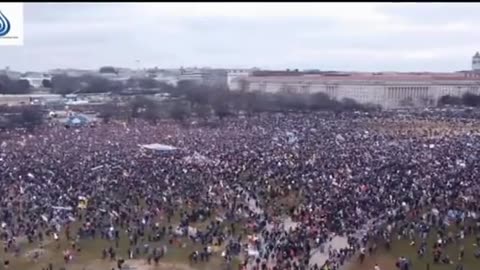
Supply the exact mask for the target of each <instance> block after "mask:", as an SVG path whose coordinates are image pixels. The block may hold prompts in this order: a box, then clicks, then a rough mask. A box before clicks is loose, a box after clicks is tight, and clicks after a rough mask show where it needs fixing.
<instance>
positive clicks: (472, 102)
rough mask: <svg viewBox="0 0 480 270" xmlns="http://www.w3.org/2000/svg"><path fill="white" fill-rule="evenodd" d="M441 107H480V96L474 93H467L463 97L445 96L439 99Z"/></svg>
mask: <svg viewBox="0 0 480 270" xmlns="http://www.w3.org/2000/svg"><path fill="white" fill-rule="evenodd" d="M438 105H439V106H445V105H454V106H468V107H480V95H476V94H473V93H465V94H463V95H462V96H460V97H459V96H452V95H445V96H442V97H440V98H439V100H438Z"/></svg>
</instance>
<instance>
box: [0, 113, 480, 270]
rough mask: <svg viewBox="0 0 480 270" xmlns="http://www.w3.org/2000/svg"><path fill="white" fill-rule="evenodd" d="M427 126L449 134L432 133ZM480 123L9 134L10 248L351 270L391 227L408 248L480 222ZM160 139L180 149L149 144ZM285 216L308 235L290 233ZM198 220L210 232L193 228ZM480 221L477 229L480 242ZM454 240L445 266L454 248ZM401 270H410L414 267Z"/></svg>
mask: <svg viewBox="0 0 480 270" xmlns="http://www.w3.org/2000/svg"><path fill="white" fill-rule="evenodd" d="M417 121H429V122H430V123H437V122H442V123H447V124H449V125H450V128H443V129H437V130H434V131H432V130H424V128H423V129H422V127H419V126H418V125H417V124H415V123H417ZM396 123H398V125H400V123H407V124H404V125H405V126H406V127H405V128H401V129H394V128H392V126H395V124H396ZM478 124H479V121H478V120H477V117H476V116H475V115H472V114H471V113H468V112H456V113H451V112H440V111H433V112H427V111H423V112H415V113H412V112H404V113H399V112H375V113H353V112H351V113H341V114H333V113H309V114H293V113H291V114H281V113H278V114H259V115H255V116H250V117H232V118H226V119H222V120H221V123H220V124H219V125H218V126H217V127H215V128H212V127H204V126H190V127H186V126H184V125H178V124H176V123H174V122H168V121H166V122H162V123H157V124H156V125H151V124H148V123H145V122H143V121H140V120H138V121H136V120H135V121H132V122H130V123H120V122H115V121H112V122H109V123H99V124H97V125H95V126H86V127H81V128H66V127H64V126H62V125H54V124H50V125H45V126H42V127H38V128H36V129H35V130H34V131H33V132H31V133H27V132H24V131H19V130H7V131H3V132H2V134H1V135H0V136H2V141H1V144H0V178H1V181H0V192H1V194H2V196H0V222H1V233H2V234H1V237H2V240H4V252H5V254H8V253H12V254H20V253H21V252H22V250H21V245H20V244H19V242H20V241H21V239H27V240H26V241H29V242H30V243H37V242H38V243H46V242H47V241H53V242H54V241H58V239H68V240H69V241H71V242H72V249H71V250H69V251H68V252H66V253H65V254H64V255H65V262H67V263H68V261H69V260H70V259H71V258H72V256H74V255H72V254H75V253H76V252H84V251H83V250H82V245H81V243H82V241H89V240H90V239H94V238H99V239H105V240H106V241H110V242H111V247H110V248H108V249H105V250H103V251H102V254H98V257H99V258H104V259H112V260H116V261H118V264H119V265H118V266H119V267H121V264H122V263H123V261H124V259H132V258H144V259H145V260H147V261H148V263H152V264H153V263H158V262H159V261H161V260H162V257H163V256H164V255H165V254H166V253H168V252H169V251H170V249H172V248H176V243H177V240H178V238H181V237H183V238H190V239H191V240H192V241H193V242H195V243H196V245H197V246H201V247H202V248H198V250H195V251H194V252H192V253H191V254H190V255H189V256H188V258H185V259H187V260H190V262H191V263H192V264H195V262H199V261H208V260H210V259H211V256H216V255H214V254H213V253H215V252H214V251H212V250H213V248H214V247H215V246H220V247H222V249H221V251H220V253H221V256H222V257H223V259H224V260H225V262H226V264H227V263H228V262H229V261H231V260H233V259H234V258H240V260H241V264H242V267H245V268H248V269H259V270H260V269H262V270H265V269H321V268H322V267H328V269H339V268H340V267H341V266H342V265H344V264H345V263H346V262H347V261H348V260H349V258H350V257H351V256H353V255H354V254H357V253H358V252H360V253H361V254H364V253H367V252H366V251H365V250H364V249H366V250H369V251H370V252H374V250H375V245H377V243H385V245H386V246H388V245H389V243H390V239H391V238H392V237H391V235H390V234H391V231H392V226H393V227H395V228H397V227H400V228H401V229H402V230H401V232H402V234H401V235H402V237H407V238H408V237H412V235H411V234H412V231H414V232H419V233H424V232H427V231H428V228H430V227H432V226H434V225H435V226H436V225H437V223H438V224H439V226H440V225H441V226H444V225H442V224H444V223H443V222H444V220H445V218H444V217H450V218H453V219H454V220H456V221H458V220H460V221H459V222H465V220H466V219H467V218H475V217H476V216H477V215H478V214H480V213H478V212H479V210H480V209H478V204H476V202H477V201H478V199H479V198H478V196H479V194H480V192H479V191H480V185H479V182H478V181H477V179H478V177H479V176H480V171H479V167H478V166H477V165H476V164H477V158H478V153H479V149H480V148H479V146H480V140H479V139H478V138H479V137H478V136H479V135H478V133H477V130H476V129H478V128H476V127H478ZM452 126H454V127H466V128H463V129H462V132H458V131H459V130H452V128H451V127H452ZM475 126H476V127H475ZM429 129H431V127H429ZM466 129H468V130H466ZM152 143H161V144H165V145H171V146H174V147H176V148H178V149H176V150H169V151H156V150H151V149H146V148H144V147H141V145H144V144H152ZM288 198H293V199H291V200H288ZM452 213H453V214H452ZM285 219H289V220H290V221H291V222H292V223H295V226H292V227H290V228H287V229H286V228H285V224H283V220H285ZM409 220H412V222H410V223H405V222H406V221H409ZM199 222H205V223H207V226H205V228H198V229H196V228H194V227H195V224H198V223H199ZM73 224H77V226H73ZM282 224H283V225H282ZM367 224H369V225H368V228H367V230H366V231H365V233H361V234H360V235H358V232H359V231H360V230H361V229H362V228H365V226H366V225H367ZM478 225H480V223H473V225H472V226H471V227H468V228H466V229H465V232H464V233H465V234H468V233H476V232H480V231H479V227H477V226H478ZM442 228H443V227H442ZM442 232H443V233H441V234H439V238H440V239H439V245H438V246H437V247H435V249H436V250H438V254H439V257H438V262H441V261H442V260H445V258H444V256H443V257H442V248H443V247H444V246H445V245H446V243H447V242H448V241H449V240H448V239H449V236H448V235H447V233H446V232H445V230H442ZM246 235H256V236H257V237H256V239H254V240H251V239H247V237H246ZM334 235H337V236H344V237H347V238H348V243H349V245H348V247H345V248H343V249H340V250H332V249H330V250H329V254H330V258H329V260H327V262H326V263H325V265H318V264H317V263H312V254H313V253H314V251H315V250H317V249H324V248H326V249H328V247H324V244H325V243H327V242H328V241H329V239H330V238H332V237H333V236H334ZM122 238H128V241H127V242H128V251H127V252H125V254H122V252H123V251H121V250H120V249H119V245H120V242H123V239H122ZM372 239H373V240H375V241H372ZM413 239H414V237H413V238H412V241H413ZM442 241H443V242H442ZM159 242H161V243H162V244H161V245H156V244H155V243H159ZM372 242H373V243H375V244H374V245H373V246H372ZM247 243H250V244H251V249H253V250H256V252H253V253H252V254H254V255H252V254H250V253H249V252H246V251H245V249H244V247H245V246H246V245H247ZM417 247H418V248H419V252H420V251H421V250H423V248H431V247H425V246H424V245H423V244H417ZM372 250H373V251H372ZM423 251H424V250H423ZM479 254H480V253H479ZM120 258H121V259H120ZM0 259H3V260H4V258H0ZM4 263H5V264H9V262H8V261H5V262H4ZM42 267H43V268H44V269H58V268H55V267H58V266H56V265H53V266H52V265H51V264H50V265H49V266H47V265H42V266H39V269H42ZM398 267H399V269H402V270H404V269H411V268H408V267H409V264H408V262H406V261H405V260H403V261H401V263H399V264H398ZM400 267H402V268H400ZM67 269H68V268H67ZM325 269H327V268H325Z"/></svg>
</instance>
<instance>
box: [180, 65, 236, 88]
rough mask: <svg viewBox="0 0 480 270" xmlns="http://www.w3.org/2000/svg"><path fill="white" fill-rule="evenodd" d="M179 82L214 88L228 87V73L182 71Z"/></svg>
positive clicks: (197, 70) (210, 70)
mask: <svg viewBox="0 0 480 270" xmlns="http://www.w3.org/2000/svg"><path fill="white" fill-rule="evenodd" d="M178 81H179V82H180V81H189V82H193V83H197V84H203V85H208V86H212V87H225V88H226V87H227V86H228V82H227V71H226V70H224V69H195V68H194V69H180V74H179V76H178Z"/></svg>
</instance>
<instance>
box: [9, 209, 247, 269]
mask: <svg viewBox="0 0 480 270" xmlns="http://www.w3.org/2000/svg"><path fill="white" fill-rule="evenodd" d="M165 223H166V221H165ZM165 223H164V224H165ZM207 223H208V221H207V222H202V223H197V224H192V225H193V226H197V227H198V228H202V229H203V228H205V227H206V226H207ZM170 224H172V225H173V224H178V220H177V218H174V219H172V222H171V223H170ZM79 226H80V222H75V223H73V224H72V225H71V235H72V236H74V235H76V231H77V228H78V227H79ZM238 231H239V232H240V230H238ZM58 235H59V237H60V240H59V244H60V248H58V247H57V245H58V244H57V242H55V241H54V240H53V239H52V237H50V238H46V239H48V240H46V241H44V249H43V250H42V252H41V255H40V257H39V258H38V259H37V260H36V261H34V260H33V251H34V250H38V249H39V247H40V243H39V242H38V241H37V242H34V243H33V244H29V243H28V242H26V241H25V242H23V243H22V244H21V245H20V247H21V255H20V256H18V257H15V256H14V254H12V253H11V252H10V253H7V254H5V253H4V251H3V248H1V249H0V260H1V264H0V269H1V270H3V269H4V266H3V261H5V260H9V261H10V267H9V269H14V270H17V269H18V270H41V269H42V268H44V267H45V268H46V267H47V266H48V264H49V263H52V264H53V266H54V269H55V270H58V269H59V268H60V267H62V266H65V267H66V269H67V270H89V269H91V270H99V269H102V270H103V269H106V270H110V269H112V268H113V267H116V261H113V262H112V261H110V259H107V260H102V250H103V249H104V248H109V247H114V248H115V242H114V241H108V240H103V239H100V237H98V238H96V239H88V240H81V241H80V242H79V244H78V246H79V247H80V248H81V251H80V252H75V253H74V254H73V260H72V261H71V262H69V263H68V264H67V265H65V263H64V261H63V252H64V250H66V249H69V248H71V242H69V241H67V239H66V238H65V234H64V233H63V232H61V233H59V234H58ZM177 239H178V240H179V243H178V244H173V245H170V244H169V243H168V237H166V239H165V240H162V241H160V242H154V243H149V246H150V247H162V246H164V245H166V246H167V254H166V255H165V256H164V257H163V258H161V260H160V262H161V264H160V266H158V267H154V263H153V261H152V267H149V268H139V270H141V269H148V270H150V269H152V270H157V269H158V270H163V269H176V268H178V269H185V270H188V269H193V270H207V269H222V268H223V267H222V266H224V265H225V262H224V259H223V258H222V257H221V255H220V253H221V251H223V250H224V247H213V249H214V254H213V256H212V257H211V258H210V261H209V262H208V263H202V262H198V263H196V264H191V265H190V264H189V260H188V256H189V254H190V253H191V252H193V251H195V250H201V249H202V248H203V246H201V245H200V244H197V243H193V242H192V241H191V240H190V239H187V238H177ZM128 245H129V244H128V237H127V235H126V232H125V231H121V236H120V243H119V248H115V251H116V255H117V258H118V257H122V258H124V259H127V258H128V255H127V250H128ZM142 246H143V244H142ZM28 254H31V255H30V256H29V255H28ZM134 262H135V264H136V265H139V264H142V265H143V264H145V262H146V257H143V256H140V258H137V260H135V261H134ZM127 263H129V262H128V261H127ZM132 263H133V262H132ZM232 264H233V269H236V268H237V266H238V264H239V261H238V260H234V261H233V262H232ZM166 265H167V266H166Z"/></svg>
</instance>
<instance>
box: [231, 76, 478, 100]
mask: <svg viewBox="0 0 480 270" xmlns="http://www.w3.org/2000/svg"><path fill="white" fill-rule="evenodd" d="M239 80H246V81H247V90H248V91H265V92H270V93H275V92H279V91H283V90H289V91H295V92H298V93H316V92H323V93H326V94H328V95H329V96H330V97H332V98H336V99H337V100H341V99H343V98H352V99H355V100H356V101H358V102H360V103H373V104H378V105H381V106H382V107H384V108H396V107H406V106H429V105H435V104H436V102H437V101H438V99H439V98H440V97H441V96H444V95H455V96H461V95H463V94H464V93H467V92H470V93H474V94H480V76H479V74H476V73H475V72H463V73H462V72H457V73H342V74H340V73H325V74H315V75H301V76H250V77H242V78H237V79H234V80H233V81H237V82H238V81H239ZM232 90H239V88H238V84H237V87H236V88H233V89H232Z"/></svg>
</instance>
